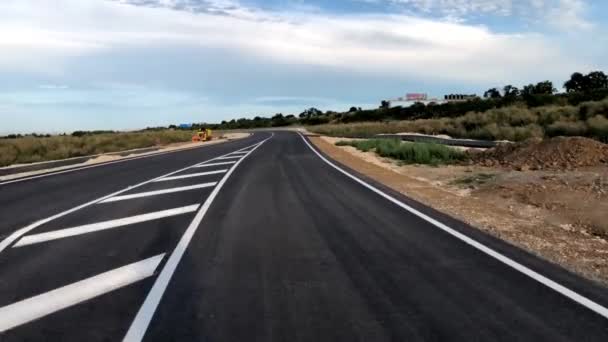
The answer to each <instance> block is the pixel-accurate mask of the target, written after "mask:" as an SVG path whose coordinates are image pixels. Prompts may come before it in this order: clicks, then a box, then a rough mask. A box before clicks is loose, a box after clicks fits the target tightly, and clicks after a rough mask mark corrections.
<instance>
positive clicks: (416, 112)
mask: <svg viewBox="0 0 608 342" xmlns="http://www.w3.org/2000/svg"><path fill="white" fill-rule="evenodd" d="M563 88H564V89H565V90H566V91H565V92H564V93H557V89H556V88H555V87H554V85H553V83H552V82H551V81H542V82H538V83H536V84H528V85H525V86H523V87H521V89H520V88H518V87H516V86H513V85H506V86H503V87H501V88H491V89H488V90H487V91H486V92H484V94H483V98H473V99H470V100H467V101H455V102H445V103H435V102H430V103H428V104H424V103H422V102H416V103H414V104H412V105H411V106H409V107H391V106H390V102H389V101H386V100H384V101H382V102H381V104H380V106H379V108H375V109H361V107H354V106H353V107H351V108H350V109H349V110H348V111H346V112H333V111H327V112H323V111H321V110H319V109H317V108H314V107H313V108H308V109H306V110H304V111H303V112H302V113H300V114H298V115H297V116H296V115H293V114H288V115H284V114H283V113H277V114H275V115H274V116H272V117H269V118H267V117H262V116H255V117H254V118H253V119H249V118H240V119H232V120H229V121H226V120H225V121H222V122H221V123H219V124H218V123H196V124H192V126H190V127H187V128H186V127H184V128H181V127H179V126H176V125H171V126H169V127H148V128H146V129H144V130H143V131H156V130H164V129H167V128H170V129H175V130H198V129H202V128H211V129H250V128H272V127H284V126H290V125H320V124H325V123H330V122H333V123H348V122H362V121H384V120H414V119H430V118H443V117H447V118H450V117H457V116H462V115H465V114H466V113H468V112H485V111H487V110H490V109H492V108H501V107H505V106H510V105H513V104H515V103H518V104H521V105H525V106H527V107H529V108H533V107H538V106H545V105H558V106H564V105H574V106H576V105H579V104H580V103H582V102H585V101H599V100H603V99H605V98H607V97H608V76H607V75H606V74H604V72H602V71H592V72H590V73H588V74H586V75H584V74H582V73H580V72H575V73H573V74H572V75H571V76H570V79H569V80H568V81H566V82H565V83H564V84H563ZM104 133H114V132H113V131H76V132H73V133H72V134H71V135H72V136H76V137H81V136H86V135H95V134H104ZM64 135H65V134H64ZM28 136H33V137H45V136H48V135H40V134H35V133H32V134H30V135H28ZM19 137H22V135H20V134H18V135H15V134H11V135H8V136H6V137H2V138H4V139H14V138H19Z"/></svg>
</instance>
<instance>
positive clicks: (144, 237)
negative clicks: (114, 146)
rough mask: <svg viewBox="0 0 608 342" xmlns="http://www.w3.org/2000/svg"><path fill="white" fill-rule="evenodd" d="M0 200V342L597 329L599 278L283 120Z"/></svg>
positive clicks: (350, 337) (582, 337) (606, 333)
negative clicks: (554, 260) (330, 153)
mask: <svg viewBox="0 0 608 342" xmlns="http://www.w3.org/2000/svg"><path fill="white" fill-rule="evenodd" d="M49 199H54V200H55V202H53V203H48V200H49ZM0 203H1V204H5V207H1V206H0V215H1V216H0V219H1V220H0V235H1V239H2V240H0V249H1V250H2V251H1V252H0V341H2V342H4V341H59V340H61V341H120V340H124V341H142V340H143V341H349V342H350V341H608V310H607V309H606V307H608V293H607V291H606V289H604V288H600V287H598V286H596V285H594V284H592V283H590V282H588V281H586V280H584V279H581V278H579V277H577V276H575V275H573V274H571V273H568V272H566V271H564V270H563V269H561V268H559V267H556V266H554V265H551V264H549V263H547V262H544V261H542V260H540V259H538V258H536V257H534V256H532V255H530V254H527V253H525V252H523V251H521V250H519V249H517V248H514V247H512V246H510V245H508V244H506V243H503V242H501V241H499V240H496V239H494V238H492V237H489V236H487V235H485V234H483V233H481V232H479V231H477V230H475V229H473V228H471V227H468V226H467V225H465V224H463V223H461V222H458V221H456V220H453V219H451V218H449V217H447V216H445V215H442V214H441V213H438V212H436V211H434V210H432V209H430V208H427V207H425V206H423V205H420V204H418V203H416V202H413V201H412V200H410V199H408V198H406V197H403V196H401V195H399V194H396V193H394V192H392V191H391V190H389V189H386V188H384V187H383V186H381V185H379V184H376V183H374V182H373V181H370V180H367V179H366V178H364V177H361V176H360V175H357V174H356V173H354V172H352V171H350V170H348V169H346V168H344V167H342V166H340V165H338V164H336V163H335V162H333V161H331V160H327V159H326V157H324V156H323V155H321V154H319V153H318V152H317V151H316V150H315V149H314V148H313V147H312V146H311V145H310V144H309V143H308V141H307V140H306V139H305V138H304V137H302V136H300V135H299V134H297V133H294V132H275V133H272V134H271V133H257V134H255V135H254V136H253V137H251V138H248V139H245V140H243V141H240V142H234V143H229V144H222V145H217V146H215V147H213V146H210V147H209V148H207V149H200V150H196V151H190V152H187V153H186V152H184V154H175V155H174V154H171V155H165V156H162V157H160V156H159V157H158V158H155V159H150V160H147V161H146V160H139V161H132V162H126V163H122V164H120V165H118V164H117V165H114V166H108V167H104V168H93V169H89V170H82V171H79V172H74V173H71V174H65V175H57V176H52V177H48V178H41V179H37V180H32V181H26V182H21V183H15V184H10V185H6V186H4V187H3V186H0ZM49 207H50V208H49ZM2 247H3V248H2Z"/></svg>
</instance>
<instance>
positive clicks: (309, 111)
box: [300, 107, 323, 118]
mask: <svg viewBox="0 0 608 342" xmlns="http://www.w3.org/2000/svg"><path fill="white" fill-rule="evenodd" d="M322 114H323V112H322V111H320V110H318V109H317V108H314V107H311V108H308V109H307V110H305V111H303V112H302V113H301V114H300V117H301V118H305V117H306V118H310V117H311V116H319V115H322Z"/></svg>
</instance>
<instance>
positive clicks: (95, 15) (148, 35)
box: [0, 0, 608, 134]
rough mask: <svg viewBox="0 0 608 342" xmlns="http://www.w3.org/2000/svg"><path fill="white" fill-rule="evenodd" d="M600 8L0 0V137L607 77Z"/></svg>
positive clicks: (583, 3)
mask: <svg viewBox="0 0 608 342" xmlns="http://www.w3.org/2000/svg"><path fill="white" fill-rule="evenodd" d="M606 14H608V1H603V0H329V1H328V0H323V1H322V0H310V1H308V0H265V1H264V0H54V1H48V0H2V1H0V119H2V120H1V121H0V122H1V124H0V134H8V133H27V132H45V133H61V132H70V131H73V130H79V129H84V130H92V129H115V130H129V129H137V128H144V127H147V126H166V125H169V124H180V123H190V122H220V121H222V120H230V119H233V118H239V117H253V116H256V115H261V116H271V115H273V114H275V113H284V114H298V113H300V112H302V111H303V110H304V109H306V108H309V107H317V108H319V109H321V110H336V111H344V110H348V108H350V107H351V106H357V107H365V108H373V107H377V106H379V104H380V101H381V100H382V99H389V98H395V97H399V96H404V94H405V93H408V92H423V93H428V94H429V95H431V96H437V97H442V96H443V95H444V94H447V93H477V94H482V93H483V92H484V91H485V90H486V89H488V88H491V87H501V86H503V85H506V84H513V85H516V86H521V85H523V84H528V83H531V82H538V81H542V80H551V81H553V82H554V83H555V85H556V86H557V87H558V88H560V87H561V85H562V84H563V82H564V81H565V80H567V79H568V77H569V75H570V74H571V73H572V72H574V71H580V72H589V71H592V70H604V71H608V58H607V57H608V35H607V33H608V16H607V15H606Z"/></svg>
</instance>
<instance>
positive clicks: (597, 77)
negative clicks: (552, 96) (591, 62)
mask: <svg viewBox="0 0 608 342" xmlns="http://www.w3.org/2000/svg"><path fill="white" fill-rule="evenodd" d="M564 88H565V89H566V91H567V92H569V93H571V92H576V91H578V92H587V91H592V90H597V89H606V88H608V76H606V74H604V73H603V72H602V71H592V72H590V73H588V74H587V75H583V74H581V73H580V72H575V73H574V74H572V76H570V79H569V80H568V81H566V83H564Z"/></svg>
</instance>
